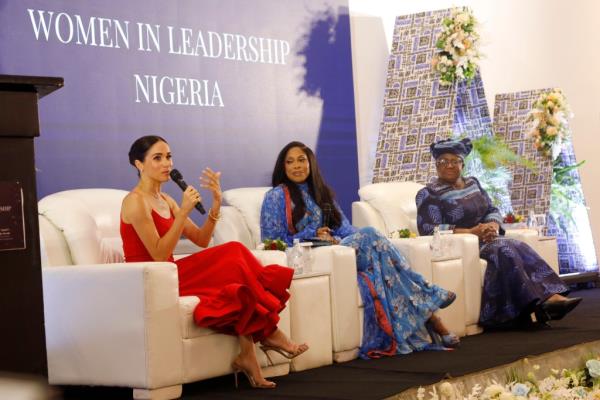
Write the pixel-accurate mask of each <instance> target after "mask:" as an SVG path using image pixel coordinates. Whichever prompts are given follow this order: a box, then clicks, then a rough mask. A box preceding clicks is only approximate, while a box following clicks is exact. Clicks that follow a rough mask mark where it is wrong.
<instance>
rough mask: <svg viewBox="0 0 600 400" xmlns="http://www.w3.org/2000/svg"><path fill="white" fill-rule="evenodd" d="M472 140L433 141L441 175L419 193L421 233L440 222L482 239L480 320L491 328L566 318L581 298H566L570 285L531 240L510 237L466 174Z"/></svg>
mask: <svg viewBox="0 0 600 400" xmlns="http://www.w3.org/2000/svg"><path fill="white" fill-rule="evenodd" d="M471 149H472V144H471V141H470V140H469V139H462V140H460V141H457V140H450V139H447V140H442V141H439V142H437V143H433V144H432V145H431V154H432V155H433V158H434V159H435V163H436V167H437V174H438V177H437V179H435V180H434V181H433V182H431V183H429V184H428V185H427V186H426V187H425V188H423V189H421V190H420V191H419V193H418V194H417V197H416V202H417V226H418V228H419V234H421V235H431V234H432V233H433V230H434V227H435V226H437V225H444V224H445V225H449V228H451V229H453V230H454V232H455V233H472V234H474V235H476V236H478V237H479V246H480V247H479V248H480V255H481V258H483V259H485V260H486V261H487V270H486V272H485V281H484V285H483V296H482V301H481V312H480V316H479V324H480V325H481V326H483V327H485V328H503V327H514V326H518V325H521V324H523V323H528V322H530V321H531V319H530V315H531V313H532V312H534V311H536V315H537V319H538V320H539V319H541V320H542V321H545V320H547V319H561V318H562V317H564V316H565V314H567V313H568V312H569V311H571V310H572V309H573V308H575V306H576V305H577V304H579V302H580V301H581V298H566V297H564V296H563V294H566V293H567V292H568V289H567V287H566V286H565V285H564V284H563V282H562V281H561V280H560V278H559V277H558V276H557V275H556V273H554V271H553V270H552V269H551V268H550V266H549V265H548V264H547V263H546V262H544V260H542V258H541V257H540V256H539V255H538V254H537V253H536V252H535V251H534V250H533V249H532V248H531V247H529V246H528V245H527V244H525V243H523V242H521V241H518V240H515V239H508V238H505V237H503V236H499V234H501V235H502V234H504V231H503V230H502V229H501V226H500V224H501V223H502V216H501V215H500V213H499V212H498V209H497V208H496V207H494V206H493V205H492V202H491V200H490V198H489V196H488V194H487V193H486V192H485V190H484V189H483V188H482V187H481V185H480V184H479V181H478V180H477V179H476V178H473V177H469V178H466V177H465V178H463V177H462V176H461V173H462V169H463V162H464V157H466V156H467V155H468V154H469V153H470V151H471Z"/></svg>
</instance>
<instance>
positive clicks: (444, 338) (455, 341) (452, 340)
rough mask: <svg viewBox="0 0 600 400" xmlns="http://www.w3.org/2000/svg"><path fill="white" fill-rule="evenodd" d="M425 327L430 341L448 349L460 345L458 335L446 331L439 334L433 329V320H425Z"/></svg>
mask: <svg viewBox="0 0 600 400" xmlns="http://www.w3.org/2000/svg"><path fill="white" fill-rule="evenodd" d="M425 328H426V329H427V333H429V336H430V337H431V341H432V342H433V343H434V344H437V345H438V346H443V347H447V348H450V349H456V348H457V347H459V346H460V339H459V337H458V336H456V334H454V333H452V332H448V334H446V335H440V334H439V333H437V332H436V331H435V328H434V326H433V322H431V320H427V322H425Z"/></svg>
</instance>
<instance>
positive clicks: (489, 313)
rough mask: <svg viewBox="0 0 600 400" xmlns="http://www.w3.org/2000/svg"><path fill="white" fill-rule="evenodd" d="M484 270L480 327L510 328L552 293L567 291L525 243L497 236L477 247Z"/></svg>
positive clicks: (550, 269)
mask: <svg viewBox="0 0 600 400" xmlns="http://www.w3.org/2000/svg"><path fill="white" fill-rule="evenodd" d="M480 255H481V258H483V259H485V260H486V261H487V263H488V265H487V270H486V271H485V280H484V284H483V295H482V299H481V312H480V314H479V324H480V325H481V326H483V327H485V328H495V327H503V326H509V325H510V324H511V323H512V322H513V321H515V320H516V319H517V318H518V317H520V316H522V314H524V313H525V314H529V313H531V312H532V311H533V309H534V307H535V306H536V305H538V304H540V303H542V302H544V301H545V300H546V299H548V298H549V297H550V296H552V295H553V294H555V293H566V292H568V288H567V286H565V284H564V283H563V282H562V281H561V279H560V278H559V277H558V275H556V273H555V272H554V271H553V270H552V268H550V266H549V265H548V264H547V263H546V262H545V261H544V260H543V259H542V258H541V257H540V256H539V255H538V254H537V253H536V252H535V251H534V250H533V249H532V248H531V247H529V246H528V245H527V244H526V243H523V242H521V241H519V240H515V239H509V238H505V237H500V238H497V239H495V240H494V241H493V242H491V243H488V244H483V245H482V246H481V247H480Z"/></svg>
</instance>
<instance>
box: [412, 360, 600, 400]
mask: <svg viewBox="0 0 600 400" xmlns="http://www.w3.org/2000/svg"><path fill="white" fill-rule="evenodd" d="M539 369H540V366H539V365H534V366H533V371H532V372H529V373H528V374H527V376H526V377H524V378H519V377H516V376H512V377H510V382H509V383H506V384H500V383H498V382H496V381H492V382H491V384H490V385H488V386H486V387H482V386H480V385H475V386H474V387H473V388H472V389H471V392H470V393H468V394H467V395H463V394H461V393H460V390H459V389H458V388H457V386H455V385H453V384H451V383H450V382H444V383H442V384H441V385H439V391H438V390H437V389H436V388H435V387H434V388H433V389H432V391H430V392H429V400H479V399H481V400H491V399H497V400H526V399H531V400H546V399H547V400H550V399H573V400H576V399H586V400H596V399H600V357H595V358H594V357H591V358H589V359H588V360H587V361H586V362H585V364H584V366H583V367H581V368H579V369H563V370H561V371H559V370H557V369H553V370H551V372H552V373H551V375H550V376H548V377H546V378H544V379H538V378H537V377H536V375H535V371H537V370H539ZM417 399H418V400H424V399H425V389H424V388H422V387H421V388H419V390H418V391H417Z"/></svg>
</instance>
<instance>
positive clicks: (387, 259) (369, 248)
mask: <svg viewBox="0 0 600 400" xmlns="http://www.w3.org/2000/svg"><path fill="white" fill-rule="evenodd" d="M340 244H341V245H343V246H349V247H353V248H354V249H355V250H356V264H357V268H358V286H359V289H360V294H361V296H362V300H363V304H364V326H363V340H362V344H361V347H360V353H359V355H360V357H361V358H379V357H382V356H389V355H394V354H407V353H411V352H413V351H419V350H424V349H428V348H431V349H433V348H436V346H432V345H431V339H430V337H429V334H428V333H427V330H426V329H425V322H426V321H427V320H428V319H429V318H430V317H431V315H432V314H433V312H434V311H435V310H437V309H438V308H439V306H440V305H441V304H443V303H444V301H446V299H447V298H448V292H447V291H446V290H444V289H442V288H440V287H439V286H436V285H432V284H430V283H429V282H427V281H426V280H425V279H424V278H423V277H422V276H421V275H419V274H417V273H416V272H414V271H412V270H411V269H410V267H409V265H408V262H407V261H406V259H405V258H404V256H402V254H401V253H400V252H399V251H398V250H397V249H396V248H395V247H394V245H393V244H392V243H391V242H390V241H389V240H388V239H387V238H386V237H385V236H383V235H381V234H380V233H379V232H378V231H377V230H375V229H373V228H370V227H368V228H363V229H361V230H359V231H358V232H357V233H355V234H353V235H350V236H347V237H346V238H344V239H343V240H342V242H341V243H340Z"/></svg>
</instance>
